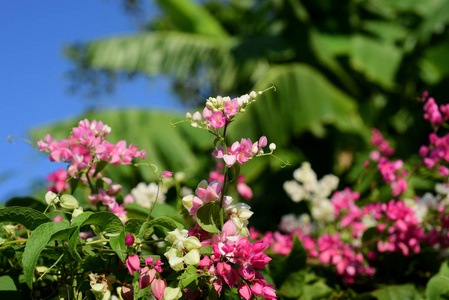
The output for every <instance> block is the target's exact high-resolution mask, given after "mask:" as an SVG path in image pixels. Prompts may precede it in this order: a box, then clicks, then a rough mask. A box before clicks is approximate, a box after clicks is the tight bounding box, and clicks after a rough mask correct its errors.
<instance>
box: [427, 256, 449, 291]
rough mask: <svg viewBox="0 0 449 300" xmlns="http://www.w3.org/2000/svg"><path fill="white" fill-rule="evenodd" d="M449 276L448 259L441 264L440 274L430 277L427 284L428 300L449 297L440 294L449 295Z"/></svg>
mask: <svg viewBox="0 0 449 300" xmlns="http://www.w3.org/2000/svg"><path fill="white" fill-rule="evenodd" d="M448 277H449V265H448V261H445V262H444V263H442V264H441V267H440V270H439V272H438V274H436V275H434V276H433V277H432V278H430V280H429V282H428V283H427V286H426V297H427V299H428V300H438V299H447V298H443V297H440V296H446V297H447V296H449V285H448V284H447V278H448Z"/></svg>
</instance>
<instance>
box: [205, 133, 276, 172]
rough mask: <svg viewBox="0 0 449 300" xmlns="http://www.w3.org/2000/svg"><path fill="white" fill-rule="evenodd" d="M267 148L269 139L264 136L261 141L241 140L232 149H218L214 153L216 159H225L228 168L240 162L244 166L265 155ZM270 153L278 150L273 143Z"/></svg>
mask: <svg viewBox="0 0 449 300" xmlns="http://www.w3.org/2000/svg"><path fill="white" fill-rule="evenodd" d="M265 146H267V138H266V137H265V136H262V137H261V138H260V139H259V141H257V142H254V143H253V142H251V139H241V141H240V142H234V143H233V144H232V146H231V147H228V148H226V150H225V148H224V147H223V146H221V147H217V148H216V149H215V150H214V152H213V153H212V155H213V156H215V157H216V158H220V159H223V160H224V162H225V163H226V165H227V166H228V167H231V166H232V165H233V164H235V163H236V162H238V163H239V164H241V165H243V164H244V163H246V162H247V161H248V160H250V159H251V158H253V157H255V156H258V155H262V154H264V151H263V148H264V147H265ZM269 148H270V151H271V152H273V151H274V150H275V149H276V145H275V144H273V143H271V144H270V146H269Z"/></svg>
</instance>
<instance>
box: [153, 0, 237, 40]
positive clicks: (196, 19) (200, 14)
mask: <svg viewBox="0 0 449 300" xmlns="http://www.w3.org/2000/svg"><path fill="white" fill-rule="evenodd" d="M157 2H158V3H159V5H160V6H161V7H162V8H163V9H164V11H165V13H166V14H167V15H168V16H170V17H171V18H172V20H173V22H174V23H175V26H176V27H177V28H178V29H180V30H183V31H188V32H195V33H199V34H201V35H210V36H217V37H220V38H226V37H227V36H228V34H227V32H226V30H225V29H224V28H223V27H222V26H221V24H220V22H218V20H217V19H216V18H215V17H214V16H213V15H212V14H211V13H210V12H209V11H208V10H207V9H206V8H205V7H204V6H203V5H200V4H198V3H196V2H195V1H190V0H157Z"/></svg>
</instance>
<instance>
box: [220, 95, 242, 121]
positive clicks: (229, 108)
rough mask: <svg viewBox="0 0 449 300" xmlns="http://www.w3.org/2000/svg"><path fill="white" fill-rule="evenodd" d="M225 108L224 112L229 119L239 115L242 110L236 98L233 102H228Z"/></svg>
mask: <svg viewBox="0 0 449 300" xmlns="http://www.w3.org/2000/svg"><path fill="white" fill-rule="evenodd" d="M223 107H224V112H225V114H226V115H227V116H228V117H229V116H233V115H235V114H237V113H238V111H239V109H240V106H239V103H238V100H237V98H234V99H232V100H231V101H228V102H226V103H225V104H224V106H223Z"/></svg>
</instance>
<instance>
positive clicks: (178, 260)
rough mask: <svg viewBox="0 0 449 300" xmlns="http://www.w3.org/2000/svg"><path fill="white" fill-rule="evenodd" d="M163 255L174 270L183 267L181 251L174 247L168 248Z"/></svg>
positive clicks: (179, 269)
mask: <svg viewBox="0 0 449 300" xmlns="http://www.w3.org/2000/svg"><path fill="white" fill-rule="evenodd" d="M164 256H165V257H166V258H167V259H168V263H169V264H170V267H171V268H172V269H173V270H175V271H176V272H178V271H181V270H183V269H184V259H183V258H182V251H180V250H178V249H177V248H175V247H172V248H170V249H169V250H168V251H167V252H165V253H164Z"/></svg>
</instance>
